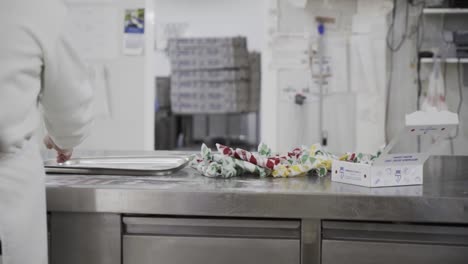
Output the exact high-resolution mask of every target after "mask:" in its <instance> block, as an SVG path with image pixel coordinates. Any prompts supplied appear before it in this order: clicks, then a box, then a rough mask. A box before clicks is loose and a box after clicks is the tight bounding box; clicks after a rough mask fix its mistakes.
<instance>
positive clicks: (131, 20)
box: [123, 8, 145, 55]
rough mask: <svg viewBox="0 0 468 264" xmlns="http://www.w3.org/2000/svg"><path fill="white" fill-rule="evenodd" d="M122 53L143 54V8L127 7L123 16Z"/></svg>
mask: <svg viewBox="0 0 468 264" xmlns="http://www.w3.org/2000/svg"><path fill="white" fill-rule="evenodd" d="M124 19H125V20H124V37H123V53H124V55H143V52H144V47H145V37H144V36H145V35H144V34H145V9H144V8H140V9H127V10H125V17H124Z"/></svg>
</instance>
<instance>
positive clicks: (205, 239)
mask: <svg viewBox="0 0 468 264" xmlns="http://www.w3.org/2000/svg"><path fill="white" fill-rule="evenodd" d="M124 228H125V234H124V237H123V263H124V264H155V263H162V264H180V263H191V264H219V263H223V264H238V263H242V264H254V263H255V264H261V263H268V264H299V263H300V222H299V221H263V220H237V219H234V220H232V219H187V218H184V219H180V218H138V217H136V218H134V217H129V218H124Z"/></svg>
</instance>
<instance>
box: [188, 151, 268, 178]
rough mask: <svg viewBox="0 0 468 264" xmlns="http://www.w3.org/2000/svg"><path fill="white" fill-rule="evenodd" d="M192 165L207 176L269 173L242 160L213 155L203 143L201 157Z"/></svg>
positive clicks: (260, 174) (222, 176)
mask: <svg viewBox="0 0 468 264" xmlns="http://www.w3.org/2000/svg"><path fill="white" fill-rule="evenodd" d="M192 167H193V168H195V169H197V170H198V171H199V172H200V173H201V174H203V175H204V176H207V177H221V178H231V177H236V176H240V175H243V174H245V173H250V174H256V175H259V176H260V177H266V176H268V175H270V174H271V170H268V169H265V168H261V167H259V166H257V165H255V164H252V163H249V162H245V161H243V160H239V159H235V158H233V157H230V156H225V155H221V154H214V155H213V154H212V153H211V149H209V148H208V147H207V146H206V145H205V144H203V145H202V148H201V157H199V158H198V159H196V160H195V161H194V162H193V163H192Z"/></svg>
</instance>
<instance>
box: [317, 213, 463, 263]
mask: <svg viewBox="0 0 468 264" xmlns="http://www.w3.org/2000/svg"><path fill="white" fill-rule="evenodd" d="M322 238H323V240H322V263H323V264H341V263H347V264H380V263H382V264H387V263H388V264H390V263H392V264H394V263H398V264H406V263H408V264H420V263H421V264H438V263H450V264H458V263H460V264H461V263H468V228H467V227H463V226H438V225H421V224H393V223H388V224H384V223H369V222H340V221H324V222H323V224H322Z"/></svg>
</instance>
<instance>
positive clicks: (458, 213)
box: [47, 152, 468, 223]
mask: <svg viewBox="0 0 468 264" xmlns="http://www.w3.org/2000/svg"><path fill="white" fill-rule="evenodd" d="M93 154H97V153H93ZM105 154H111V153H109V152H108V153H105ZM112 154H115V153H112ZM131 154H141V153H136V152H134V153H131ZM47 206H48V210H49V211H51V212H99V213H123V214H157V215H186V216H224V217H261V218H263V217H266V218H270V217H271V218H297V219H299V218H300V219H306V218H308V219H341V220H343V219H345V220H373V221H401V222H406V221H408V222H437V223H468V157H434V158H432V159H431V160H430V161H428V162H427V163H426V166H425V173H424V185H423V186H409V187H390V188H374V189H371V188H366V187H359V186H352V185H347V184H341V183H335V182H331V181H330V176H327V177H325V178H318V177H317V176H314V175H311V176H307V177H301V178H289V179H273V178H267V179H259V178H257V177H242V178H234V179H212V178H206V177H203V176H201V175H199V174H198V173H197V172H196V171H195V170H192V169H190V168H187V169H185V170H183V171H181V172H179V173H177V174H175V175H172V176H162V177H131V176H85V175H48V176H47Z"/></svg>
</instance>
